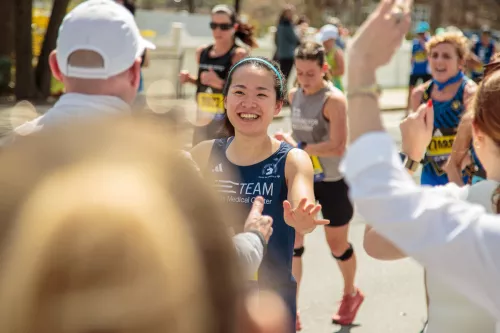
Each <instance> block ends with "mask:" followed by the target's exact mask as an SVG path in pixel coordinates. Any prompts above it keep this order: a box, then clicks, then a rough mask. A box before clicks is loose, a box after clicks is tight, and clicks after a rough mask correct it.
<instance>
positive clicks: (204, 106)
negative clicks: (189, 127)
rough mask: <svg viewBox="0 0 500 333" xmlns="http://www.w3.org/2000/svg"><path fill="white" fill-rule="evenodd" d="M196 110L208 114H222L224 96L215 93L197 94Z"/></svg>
mask: <svg viewBox="0 0 500 333" xmlns="http://www.w3.org/2000/svg"><path fill="white" fill-rule="evenodd" d="M196 98H197V102H198V109H199V110H200V111H202V112H208V113H224V96H223V95H222V94H216V93H198V96H197V97H196Z"/></svg>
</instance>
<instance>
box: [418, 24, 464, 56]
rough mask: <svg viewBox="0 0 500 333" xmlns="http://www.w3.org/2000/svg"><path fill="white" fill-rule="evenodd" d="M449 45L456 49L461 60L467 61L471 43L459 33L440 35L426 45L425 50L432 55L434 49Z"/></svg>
mask: <svg viewBox="0 0 500 333" xmlns="http://www.w3.org/2000/svg"><path fill="white" fill-rule="evenodd" d="M443 43H448V44H451V45H453V46H454V47H455V50H456V52H457V55H458V58H459V59H465V58H466V57H467V54H468V53H469V46H468V45H469V44H468V43H469V42H468V40H467V37H465V36H464V35H463V34H462V33H459V32H455V31H452V32H445V33H443V34H440V35H436V36H433V37H432V38H431V39H430V40H429V41H428V42H427V43H426V44H425V49H426V51H427V53H428V54H430V53H431V51H432V49H433V48H435V47H436V46H438V45H439V44H443Z"/></svg>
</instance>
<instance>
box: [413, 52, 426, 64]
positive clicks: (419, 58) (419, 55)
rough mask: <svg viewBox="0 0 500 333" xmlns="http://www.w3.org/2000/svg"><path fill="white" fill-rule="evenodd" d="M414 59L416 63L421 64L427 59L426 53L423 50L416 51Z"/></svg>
mask: <svg viewBox="0 0 500 333" xmlns="http://www.w3.org/2000/svg"><path fill="white" fill-rule="evenodd" d="M414 59H415V62H416V63H418V64H421V63H424V62H426V61H427V55H426V54H425V52H416V53H415V56H414Z"/></svg>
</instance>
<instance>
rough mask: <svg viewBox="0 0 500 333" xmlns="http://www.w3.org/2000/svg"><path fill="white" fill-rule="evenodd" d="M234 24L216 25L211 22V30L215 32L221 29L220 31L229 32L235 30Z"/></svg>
mask: <svg viewBox="0 0 500 333" xmlns="http://www.w3.org/2000/svg"><path fill="white" fill-rule="evenodd" d="M233 26H234V25H233V24H231V23H215V22H210V29H212V30H215V29H217V28H219V29H220V30H229V29H232V28H233Z"/></svg>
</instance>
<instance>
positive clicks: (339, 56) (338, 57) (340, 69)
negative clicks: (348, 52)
mask: <svg viewBox="0 0 500 333" xmlns="http://www.w3.org/2000/svg"><path fill="white" fill-rule="evenodd" d="M334 57H335V64H336V65H337V68H335V69H332V70H331V71H330V74H331V75H332V76H342V75H344V72H345V65H344V52H343V51H342V50H341V49H340V48H337V49H336V50H335V55H334Z"/></svg>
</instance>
